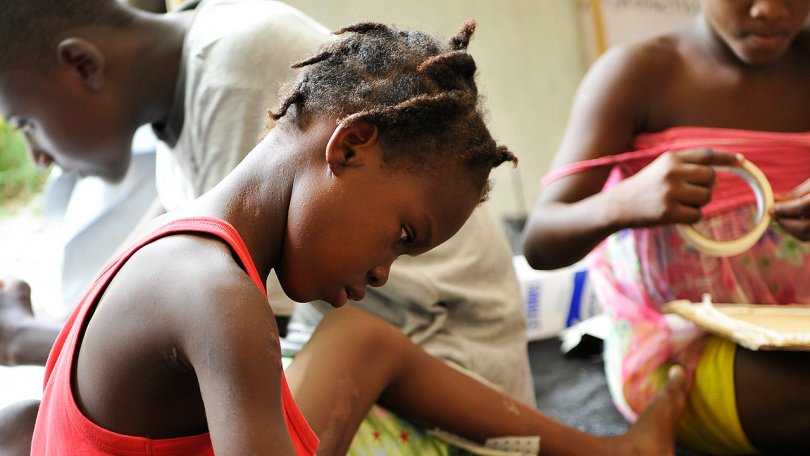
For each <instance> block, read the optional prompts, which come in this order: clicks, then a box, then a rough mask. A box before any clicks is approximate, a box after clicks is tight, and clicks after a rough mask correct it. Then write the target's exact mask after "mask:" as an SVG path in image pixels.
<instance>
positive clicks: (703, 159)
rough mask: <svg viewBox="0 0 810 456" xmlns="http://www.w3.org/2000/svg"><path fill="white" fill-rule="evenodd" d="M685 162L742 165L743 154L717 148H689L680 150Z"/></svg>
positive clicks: (679, 153) (711, 164)
mask: <svg viewBox="0 0 810 456" xmlns="http://www.w3.org/2000/svg"><path fill="white" fill-rule="evenodd" d="M678 155H679V156H680V158H681V160H683V162H684V163H694V164H696V165H710V166H740V164H741V163H742V160H743V156H742V154H734V153H730V152H722V151H719V150H715V149H708V148H706V149H687V150H684V151H681V152H678Z"/></svg>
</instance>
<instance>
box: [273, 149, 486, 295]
mask: <svg viewBox="0 0 810 456" xmlns="http://www.w3.org/2000/svg"><path fill="white" fill-rule="evenodd" d="M478 199H479V194H478V192H477V191H475V190H474V188H473V185H472V180H471V178H470V177H468V176H467V175H465V174H463V173H462V172H461V171H458V170H452V171H451V170H441V171H438V172H437V171H431V172H430V173H426V174H425V175H416V174H413V173H409V172H405V171H401V170H400V171H393V172H392V170H391V169H390V168H385V167H384V166H382V163H381V162H379V161H375V162H366V163H365V164H364V165H363V166H362V167H361V168H358V169H353V170H349V171H348V172H346V173H344V174H343V175H342V176H339V177H336V178H332V179H327V182H326V183H325V185H320V184H316V185H312V186H308V188H302V189H301V191H300V192H297V193H295V194H294V195H293V197H292V198H291V201H290V210H289V211H288V220H287V233H286V236H285V240H284V249H283V254H282V258H281V260H280V264H279V266H278V267H277V268H276V273H277V274H278V277H279V279H280V282H281V284H282V287H283V288H284V291H285V293H287V295H288V296H290V298H292V299H293V300H295V301H299V302H307V301H314V300H323V301H327V302H329V303H330V304H332V306H334V307H340V306H342V305H344V304H346V300H347V299H351V300H355V301H359V300H361V299H362V298H363V297H364V296H365V286H366V285H367V284H368V285H371V286H381V285H383V284H384V283H385V281H386V280H387V279H388V272H389V269H390V267H391V263H392V262H393V261H394V259H395V258H397V257H398V256H399V255H403V254H405V255H417V254H420V253H424V252H426V251H428V250H430V249H432V248H434V247H436V246H437V245H439V244H441V243H442V242H444V241H446V240H447V239H449V238H450V237H451V236H452V235H453V234H455V233H456V232H457V231H458V230H459V229H460V228H461V226H462V225H463V224H464V222H465V221H466V219H467V218H468V217H469V215H470V213H471V212H472V210H473V209H474V208H475V206H476V205H477V204H478Z"/></svg>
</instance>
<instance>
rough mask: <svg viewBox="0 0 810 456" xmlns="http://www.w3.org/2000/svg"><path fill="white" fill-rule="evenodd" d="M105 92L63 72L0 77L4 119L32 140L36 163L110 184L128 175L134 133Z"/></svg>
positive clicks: (0, 110)
mask: <svg viewBox="0 0 810 456" xmlns="http://www.w3.org/2000/svg"><path fill="white" fill-rule="evenodd" d="M121 105H122V104H121V103H120V102H118V101H117V100H113V99H111V98H110V96H109V94H107V93H102V92H89V91H88V90H87V89H86V88H84V87H80V86H77V85H76V84H74V83H73V81H70V80H68V79H67V78H65V77H64V75H63V74H62V73H60V72H59V71H56V72H54V73H52V74H50V75H45V74H42V73H37V72H34V71H14V70H12V71H2V72H0V116H3V117H4V118H5V119H6V120H7V121H8V122H9V124H11V125H12V126H16V127H17V128H19V129H20V130H21V131H22V132H23V133H24V134H25V137H26V139H27V140H28V145H29V149H30V153H31V157H32V160H33V161H34V162H35V163H37V164H39V165H41V166H47V165H50V164H52V163H55V164H56V165H58V166H60V167H61V168H62V169H64V170H65V171H68V172H75V173H77V174H78V175H80V176H98V177H101V178H103V179H105V180H108V181H111V182H117V181H120V180H121V179H122V178H123V177H124V175H125V174H126V171H127V168H128V167H129V161H130V157H131V147H132V136H133V135H134V130H132V128H131V127H129V126H128V125H126V124H125V122H122V121H121V120H122V119H124V118H125V117H124V114H125V112H126V111H125V110H124V109H123V106H121Z"/></svg>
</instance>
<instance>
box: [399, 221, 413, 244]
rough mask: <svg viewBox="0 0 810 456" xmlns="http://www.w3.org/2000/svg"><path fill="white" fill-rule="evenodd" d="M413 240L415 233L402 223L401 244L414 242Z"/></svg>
mask: <svg viewBox="0 0 810 456" xmlns="http://www.w3.org/2000/svg"><path fill="white" fill-rule="evenodd" d="M413 241H414V235H413V234H412V233H411V230H410V229H409V228H408V227H407V226H405V225H402V227H400V232H399V243H400V244H412V243H413Z"/></svg>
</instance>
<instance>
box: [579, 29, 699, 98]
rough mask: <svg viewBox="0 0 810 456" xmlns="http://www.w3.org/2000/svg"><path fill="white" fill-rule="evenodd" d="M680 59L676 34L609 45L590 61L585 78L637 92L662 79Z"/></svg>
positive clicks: (680, 49) (680, 46)
mask: <svg viewBox="0 0 810 456" xmlns="http://www.w3.org/2000/svg"><path fill="white" fill-rule="evenodd" d="M683 60H684V56H683V46H682V43H681V39H680V38H679V36H678V35H674V34H670V35H662V36H659V37H656V38H652V39H649V40H645V41H640V42H635V43H628V44H622V45H618V46H614V47H612V48H610V49H609V50H607V51H606V52H605V53H604V54H603V55H602V56H601V57H600V58H599V59H597V61H596V62H594V64H593V66H592V67H591V70H590V71H589V76H588V77H589V78H592V79H603V80H605V81H613V83H614V84H617V85H619V86H627V87H632V88H634V90H636V91H637V90H639V89H643V88H645V87H649V86H651V85H653V84H655V85H657V84H660V83H662V82H663V81H666V79H667V78H668V75H671V74H673V71H672V70H673V69H674V68H675V67H676V66H678V65H681V64H682V62H683Z"/></svg>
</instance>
